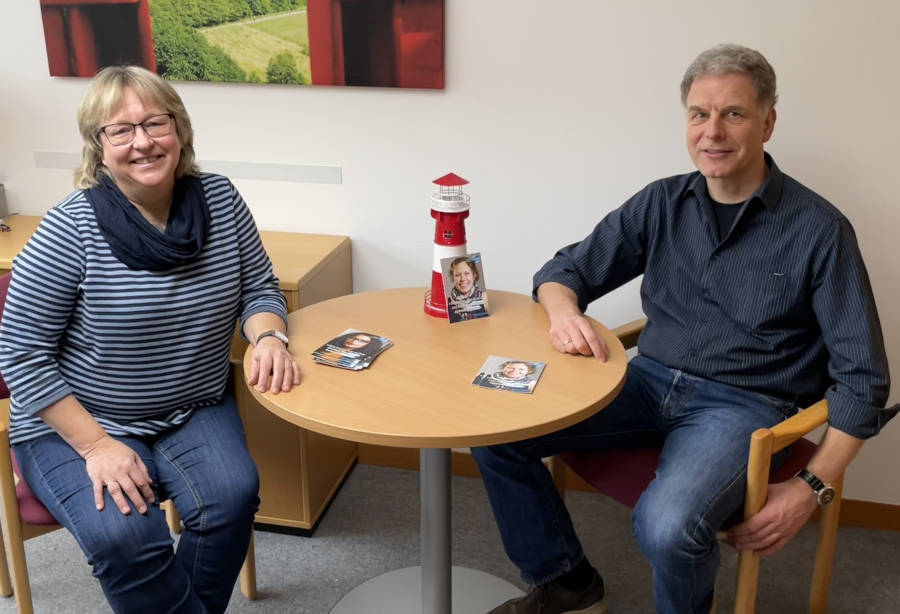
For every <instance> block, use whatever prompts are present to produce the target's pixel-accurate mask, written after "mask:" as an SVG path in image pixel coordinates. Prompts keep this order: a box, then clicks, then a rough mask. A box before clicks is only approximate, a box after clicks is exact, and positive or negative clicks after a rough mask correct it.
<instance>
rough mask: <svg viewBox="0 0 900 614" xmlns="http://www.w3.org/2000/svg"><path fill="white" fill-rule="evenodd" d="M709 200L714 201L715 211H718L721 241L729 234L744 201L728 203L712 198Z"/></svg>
mask: <svg viewBox="0 0 900 614" xmlns="http://www.w3.org/2000/svg"><path fill="white" fill-rule="evenodd" d="M709 200H710V202H712V206H713V211H715V213H716V229H717V230H718V231H719V241H721V240H722V239H724V238H725V237H726V236H727V235H728V231H729V230H731V226H732V225H733V224H734V220H735V218H736V217H737V214H738V213H740V211H741V206H742V205H743V204H744V203H734V204H733V205H726V204H725V203H720V202H717V201H715V200H713V199H712V198H710V199H709Z"/></svg>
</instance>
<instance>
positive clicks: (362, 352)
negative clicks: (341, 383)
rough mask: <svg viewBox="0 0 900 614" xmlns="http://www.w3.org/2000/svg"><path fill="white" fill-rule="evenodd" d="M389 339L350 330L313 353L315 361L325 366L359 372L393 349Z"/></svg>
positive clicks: (353, 329)
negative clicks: (383, 353) (377, 357)
mask: <svg viewBox="0 0 900 614" xmlns="http://www.w3.org/2000/svg"><path fill="white" fill-rule="evenodd" d="M392 345H394V344H393V342H391V340H390V339H388V338H387V337H382V336H381V335H375V334H373V333H366V332H363V331H361V330H357V329H355V328H348V329H347V330H345V331H344V332H342V333H341V334H340V335H338V336H337V337H335V338H334V339H332V340H331V341H328V342H327V343H325V344H323V345H322V346H320V347H319V348H318V349H316V350H315V351H313V353H312V356H313V359H314V360H315V361H316V362H318V363H320V364H323V365H330V366H332V367H340V368H342V369H351V370H353V371H359V370H360V369H365V368H366V367H368V366H369V365H370V364H372V361H373V360H375V357H376V356H378V355H379V354H381V353H382V352H383V351H385V350H386V349H388V348H389V347H391V346H392Z"/></svg>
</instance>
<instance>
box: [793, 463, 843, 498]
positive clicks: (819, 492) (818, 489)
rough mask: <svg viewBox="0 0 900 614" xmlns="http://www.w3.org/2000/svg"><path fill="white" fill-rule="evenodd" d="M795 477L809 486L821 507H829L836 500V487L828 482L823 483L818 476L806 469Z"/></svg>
mask: <svg viewBox="0 0 900 614" xmlns="http://www.w3.org/2000/svg"><path fill="white" fill-rule="evenodd" d="M794 477H795V478H800V479H801V480H803V481H804V482H806V483H807V484H809V487H810V488H812V489H813V492H814V493H816V499H817V500H818V501H819V505H827V504H829V503H831V501H832V500H833V499H834V486H832V485H831V484H828V483H827V482H823V481H822V480H820V479H819V477H818V476H817V475H816V474H814V473H812V472H810V471H807V470H806V469H801V470H800V471H798V472H797V473H795V474H794Z"/></svg>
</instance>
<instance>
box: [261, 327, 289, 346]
mask: <svg viewBox="0 0 900 614" xmlns="http://www.w3.org/2000/svg"><path fill="white" fill-rule="evenodd" d="M266 337H275V338H276V339H278V340H279V341H281V342H282V343H283V344H284V345H285V347H287V344H288V338H287V335H285V334H284V333H283V332H281V331H280V330H267V331H266V332H264V333H262V334H260V335H259V337H257V338H256V343H259V342H260V341H261V340H263V339H265V338H266ZM256 343H254V345H256Z"/></svg>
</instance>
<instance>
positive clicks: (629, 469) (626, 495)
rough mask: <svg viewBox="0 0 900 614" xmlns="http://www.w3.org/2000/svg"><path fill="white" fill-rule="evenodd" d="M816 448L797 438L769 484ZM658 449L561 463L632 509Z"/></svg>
mask: <svg viewBox="0 0 900 614" xmlns="http://www.w3.org/2000/svg"><path fill="white" fill-rule="evenodd" d="M817 447H818V446H816V444H814V443H812V442H811V441H809V440H806V439H799V440H797V441H796V442H795V443H794V444H793V445H792V446H791V453H790V455H789V456H788V459H787V461H786V462H785V463H784V465H782V466H781V467H779V468H778V469H776V470H775V471H773V472H772V474H771V475H770V476H769V482H783V481H785V480H788V479H790V478H791V477H793V475H794V474H795V473H797V472H798V471H799V470H800V469H803V468H804V467H806V465H807V464H808V463H809V459H811V458H812V456H813V454H815V451H816V449H817ZM659 453H660V448H616V449H611V450H596V451H592V452H565V453H563V454H560V456H561V457H562V459H563V461H564V462H565V463H566V464H567V465H568V466H569V467H571V468H572V470H573V471H574V472H575V473H576V474H578V475H579V476H580V477H581V479H583V480H584V481H585V482H587V483H588V484H590V485H591V486H593V487H594V488H596V489H597V490H599V491H600V492H602V493H603V494H605V495H607V496H609V497H612V498H613V499H615V500H616V501H618V502H619V503H621V504H623V505H627V506H628V507H634V506H635V504H636V503H637V501H638V499H639V498H640V496H641V493H642V492H644V490H646V488H647V486H648V485H649V484H650V481H651V480H653V478H654V476H655V474H656V465H657V464H658V463H659Z"/></svg>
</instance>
